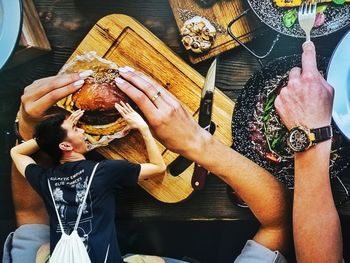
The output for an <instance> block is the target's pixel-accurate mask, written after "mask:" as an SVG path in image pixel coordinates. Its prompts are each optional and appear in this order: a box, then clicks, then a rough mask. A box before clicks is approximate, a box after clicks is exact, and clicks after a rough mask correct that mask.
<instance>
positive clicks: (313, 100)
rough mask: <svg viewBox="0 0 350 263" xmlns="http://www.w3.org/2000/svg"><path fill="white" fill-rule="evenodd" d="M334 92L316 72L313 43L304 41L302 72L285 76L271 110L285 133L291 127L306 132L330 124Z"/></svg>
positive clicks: (296, 70) (293, 70) (293, 71)
mask: <svg viewBox="0 0 350 263" xmlns="http://www.w3.org/2000/svg"><path fill="white" fill-rule="evenodd" d="M333 95H334V90H333V88H332V86H330V85H329V84H328V83H327V81H326V80H325V79H324V78H323V77H322V75H321V74H320V72H319V71H318V69H317V62H316V51H315V46H314V44H313V43H312V42H311V41H310V42H305V43H304V45H303V54H302V69H300V68H298V67H295V68H293V69H292V70H291V71H290V73H289V81H288V84H287V86H286V87H284V88H282V89H281V92H280V94H279V95H278V96H277V98H276V100H275V108H276V110H277V112H278V114H279V116H280V117H281V119H282V121H283V123H284V125H285V126H286V127H287V128H288V130H290V129H292V128H294V127H295V126H299V125H302V126H305V127H307V128H309V129H312V128H320V127H324V126H327V125H330V124H331V118H332V106H333Z"/></svg>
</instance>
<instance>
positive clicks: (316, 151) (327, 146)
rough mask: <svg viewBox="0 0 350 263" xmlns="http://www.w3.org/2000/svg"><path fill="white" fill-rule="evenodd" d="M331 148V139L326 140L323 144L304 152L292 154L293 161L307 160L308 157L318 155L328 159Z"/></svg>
mask: <svg viewBox="0 0 350 263" xmlns="http://www.w3.org/2000/svg"><path fill="white" fill-rule="evenodd" d="M331 147H332V139H329V140H326V141H323V142H319V143H317V144H315V145H313V146H312V147H310V148H309V149H307V150H306V151H304V152H296V153H294V156H295V160H298V159H303V158H308V157H310V156H311V157H315V156H319V155H323V156H325V157H327V158H330V152H331Z"/></svg>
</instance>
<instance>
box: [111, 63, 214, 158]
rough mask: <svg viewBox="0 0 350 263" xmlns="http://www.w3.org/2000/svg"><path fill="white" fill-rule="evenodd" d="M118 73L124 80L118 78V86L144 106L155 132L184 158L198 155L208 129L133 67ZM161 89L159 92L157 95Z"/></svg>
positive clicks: (144, 112)
mask: <svg viewBox="0 0 350 263" xmlns="http://www.w3.org/2000/svg"><path fill="white" fill-rule="evenodd" d="M119 72H120V74H121V76H122V77H123V78H124V79H121V78H117V79H116V84H117V86H118V87H119V88H120V89H121V90H122V91H123V92H124V93H126V95H128V96H129V98H131V99H132V100H133V101H134V102H135V103H136V104H137V105H138V107H139V108H140V109H141V111H142V112H143V114H144V115H145V117H146V118H147V120H148V123H149V125H150V127H151V130H152V133H153V135H154V136H155V137H156V138H157V139H158V140H159V141H160V142H161V143H162V144H163V145H164V146H166V147H167V148H169V149H170V150H172V151H174V152H177V153H180V154H182V155H184V156H185V157H188V158H190V157H191V156H194V155H198V153H199V152H198V149H200V148H201V146H202V145H203V137H204V136H205V135H206V133H207V132H206V131H204V130H203V129H202V128H201V127H200V126H199V125H198V124H197V122H196V121H195V120H194V118H193V117H192V115H191V114H190V113H189V112H188V111H187V110H186V109H185V108H184V107H183V106H182V105H181V103H180V102H179V101H178V100H177V99H176V98H175V97H174V96H173V95H172V94H170V93H169V92H167V91H166V90H165V89H164V88H163V87H162V86H161V85H160V84H158V83H156V82H155V81H154V80H153V79H151V78H148V77H146V76H145V75H144V74H142V73H140V72H138V71H135V70H134V69H132V68H130V67H124V68H120V69H119ZM125 80H126V81H125ZM158 92H160V95H159V96H158V97H155V96H156V94H158Z"/></svg>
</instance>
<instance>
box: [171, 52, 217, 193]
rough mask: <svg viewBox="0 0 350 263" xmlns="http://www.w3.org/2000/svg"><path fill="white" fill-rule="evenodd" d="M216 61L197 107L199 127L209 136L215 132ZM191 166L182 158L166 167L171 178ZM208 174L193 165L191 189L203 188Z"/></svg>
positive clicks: (211, 67) (209, 72)
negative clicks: (213, 116)
mask: <svg viewBox="0 0 350 263" xmlns="http://www.w3.org/2000/svg"><path fill="white" fill-rule="evenodd" d="M216 65H217V60H216V59H215V60H214V61H213V63H212V64H211V66H210V68H209V70H208V73H207V76H206V78H205V81H204V86H203V89H202V95H201V101H200V106H199V118H198V123H199V125H200V126H201V127H202V128H204V129H205V130H207V131H209V132H210V133H211V134H214V132H215V124H213V123H212V122H211V116H212V106H213V98H214V89H215V76H216ZM191 164H192V161H191V160H188V159H186V158H185V157H183V156H179V157H177V158H176V159H175V160H174V161H173V162H172V163H171V164H170V165H169V167H168V169H169V172H170V174H171V175H173V176H177V175H180V174H181V173H182V172H183V171H184V170H186V169H187V168H188V167H189V166H190V165H191ZM207 174H208V172H207V171H206V170H205V169H204V168H203V167H200V166H199V165H197V164H196V165H195V170H194V173H193V176H192V182H191V183H192V187H193V189H195V190H200V189H202V188H203V187H204V183H205V177H206V175H207Z"/></svg>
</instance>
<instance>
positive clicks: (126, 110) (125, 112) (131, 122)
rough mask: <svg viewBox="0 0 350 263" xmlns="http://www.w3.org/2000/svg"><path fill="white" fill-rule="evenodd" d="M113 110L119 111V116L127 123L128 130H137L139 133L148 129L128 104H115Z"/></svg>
mask: <svg viewBox="0 0 350 263" xmlns="http://www.w3.org/2000/svg"><path fill="white" fill-rule="evenodd" d="M115 108H116V109H117V110H118V111H119V113H120V115H122V117H123V118H124V120H125V121H126V122H127V123H128V127H127V128H130V129H138V130H140V131H142V130H144V129H148V125H147V123H146V122H145V121H144V119H142V117H141V116H140V114H138V113H137V112H136V111H135V110H134V109H133V108H131V106H130V105H129V104H128V103H126V104H125V103H124V102H121V103H120V104H118V103H116V104H115Z"/></svg>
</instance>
